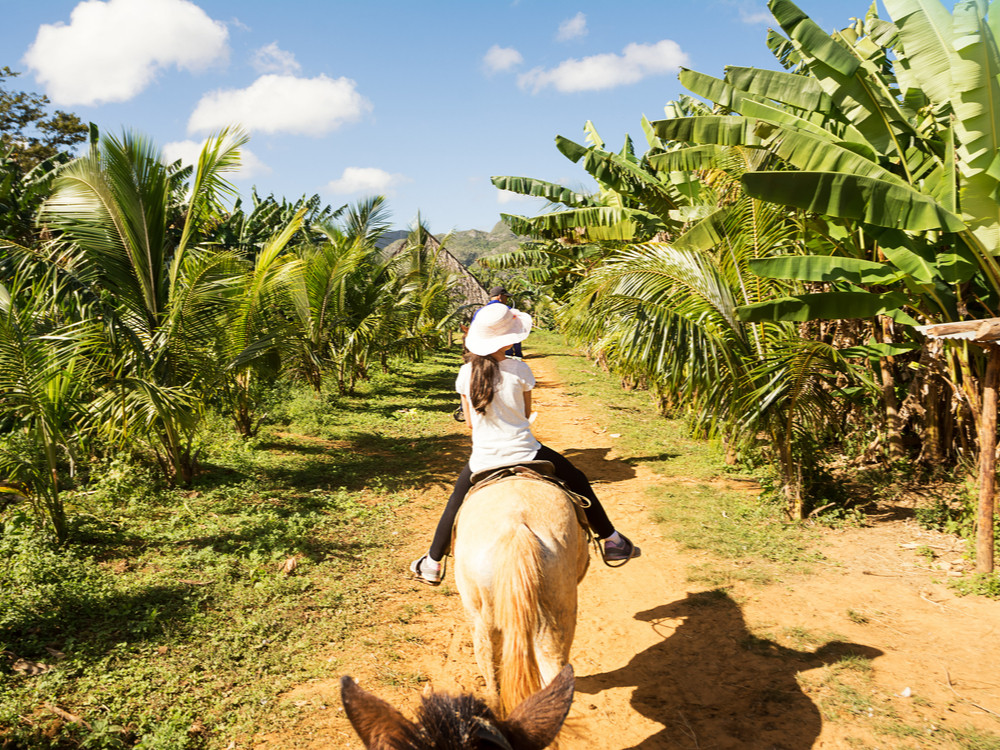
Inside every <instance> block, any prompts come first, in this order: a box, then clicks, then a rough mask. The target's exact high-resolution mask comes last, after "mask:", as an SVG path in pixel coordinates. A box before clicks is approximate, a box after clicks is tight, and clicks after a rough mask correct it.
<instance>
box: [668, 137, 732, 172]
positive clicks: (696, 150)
mask: <svg viewBox="0 0 1000 750" xmlns="http://www.w3.org/2000/svg"><path fill="white" fill-rule="evenodd" d="M730 153H731V149H728V148H725V147H723V146H716V145H715V144H708V145H704V146H682V147H680V148H674V149H671V150H670V151H664V152H663V153H662V154H656V155H655V156H650V157H649V163H650V165H651V166H652V167H653V168H654V169H656V170H658V171H660V172H693V171H695V170H699V169H717V168H718V167H719V164H720V161H721V160H723V159H725V158H726V157H727V156H728V155H729V154H730Z"/></svg>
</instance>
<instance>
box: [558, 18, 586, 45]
mask: <svg viewBox="0 0 1000 750" xmlns="http://www.w3.org/2000/svg"><path fill="white" fill-rule="evenodd" d="M583 36H587V17H586V16H585V15H584V14H583V13H577V14H576V15H575V16H573V17H572V18H569V19H567V20H565V21H563V22H562V23H561V24H559V33H557V34H556V40H557V41H560V42H568V41H569V40H570V39H579V38H580V37H583Z"/></svg>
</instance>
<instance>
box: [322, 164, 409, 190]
mask: <svg viewBox="0 0 1000 750" xmlns="http://www.w3.org/2000/svg"><path fill="white" fill-rule="evenodd" d="M402 182H409V179H408V178H407V177H406V176H405V175H402V174H390V173H389V172H386V171H385V170H384V169H378V168H377V167H346V168H345V169H344V173H343V174H342V175H341V176H340V177H339V178H338V179H336V180H333V181H332V182H330V183H328V184H327V186H326V189H327V190H329V191H330V192H332V193H338V194H347V193H362V192H364V193H384V192H386V191H387V190H389V189H390V188H392V187H394V186H396V185H398V184H400V183H402Z"/></svg>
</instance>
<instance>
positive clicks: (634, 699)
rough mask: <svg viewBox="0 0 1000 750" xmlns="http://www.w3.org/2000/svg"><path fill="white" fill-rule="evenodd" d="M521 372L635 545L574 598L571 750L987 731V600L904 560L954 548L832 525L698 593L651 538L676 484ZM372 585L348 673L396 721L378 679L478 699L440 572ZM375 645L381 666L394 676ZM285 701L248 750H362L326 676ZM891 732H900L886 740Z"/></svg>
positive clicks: (425, 507) (441, 493)
mask: <svg viewBox="0 0 1000 750" xmlns="http://www.w3.org/2000/svg"><path fill="white" fill-rule="evenodd" d="M529 364H530V365H531V366H532V369H533V370H534V372H535V375H536V377H537V378H538V381H539V384H538V388H537V390H536V391H535V393H534V404H535V407H536V410H537V411H538V412H539V416H538V418H537V421H536V422H535V425H534V430H535V432H536V434H537V435H538V437H539V439H540V440H542V441H543V442H544V443H546V444H547V445H550V446H551V447H553V448H555V449H556V450H559V451H562V452H564V453H565V454H566V455H567V456H568V457H569V458H571V459H572V460H573V462H574V463H576V464H577V465H578V466H579V467H580V468H581V469H583V470H584V471H585V472H586V473H587V474H588V476H590V477H591V479H592V480H593V481H594V483H595V488H596V490H597V492H598V494H599V495H600V496H601V499H602V502H603V503H604V505H605V507H606V508H607V510H608V514H609V515H610V516H611V519H612V521H614V522H615V524H616V526H617V527H618V528H620V529H621V530H622V531H623V532H624V533H626V534H627V535H628V536H630V537H631V538H632V539H633V540H634V541H635V542H636V543H637V544H638V545H639V546H640V547H641V548H642V551H643V555H642V557H641V558H640V559H638V560H634V561H632V562H630V563H629V564H628V565H626V566H625V567H623V568H621V569H609V568H606V567H604V566H603V565H601V564H600V563H599V561H592V564H591V567H590V571H589V572H588V574H587V577H586V578H585V579H584V581H583V583H582V584H581V586H580V617H579V626H578V630H577V636H576V641H575V644H574V648H573V658H572V662H573V665H574V668H575V670H576V674H577V683H576V690H577V692H576V698H575V700H574V705H573V710H572V712H571V718H572V721H573V732H574V734H573V735H571V736H570V737H569V738H568V740H567V741H566V742H565V745H564V746H565V747H566V748H568V749H569V750H577V749H582V748H588V749H589V750H624V748H643V749H647V748H649V749H651V748H685V749H687V748H691V749H695V748H705V749H707V748H713V749H720V748H721V749H725V748H755V749H756V748H759V749H760V750H771V749H772V748H779V749H785V750H804V749H805V748H857V747H869V748H889V747H916V748H921V747H954V746H955V745H951V744H949V743H948V742H947V741H946V740H947V736H948V730H949V729H964V728H967V727H976V728H978V729H980V730H982V731H986V732H991V733H994V734H1000V721H998V719H1000V675H998V672H997V666H998V665H1000V637H998V636H1000V633H998V626H1000V603H997V602H991V601H988V600H983V599H978V598H957V597H955V596H954V595H953V594H952V593H951V592H950V591H949V590H948V589H947V587H945V586H944V585H942V584H941V583H937V582H935V581H939V580H941V579H944V578H946V573H945V572H944V571H942V570H933V569H931V567H930V564H929V563H927V562H926V561H925V560H924V558H921V557H919V556H918V555H917V554H916V552H915V548H916V547H917V546H918V545H926V546H928V547H931V548H932V549H935V551H936V552H937V553H939V559H943V560H952V559H955V560H957V559H958V558H959V557H960V550H959V549H958V548H957V546H956V544H955V543H954V541H953V540H951V538H950V537H945V536H943V535H935V534H931V533H929V532H925V531H922V530H920V529H919V528H917V527H916V526H915V525H914V524H913V523H912V522H904V521H886V522H881V523H880V524H879V525H877V526H876V527H875V528H867V529H852V530H843V531H829V532H826V533H825V534H824V540H823V547H822V551H823V553H824V555H825V556H826V558H827V562H826V563H824V564H821V565H818V566H814V568H813V572H812V574H810V575H807V576H787V577H786V578H785V579H783V581H782V582H781V583H779V584H772V585H769V586H764V587H759V586H750V585H747V586H745V587H744V586H737V587H735V588H733V589H731V590H729V592H728V593H727V594H726V593H723V594H720V593H712V592H706V591H705V588H706V587H705V586H704V585H701V584H693V583H689V582H687V581H686V573H687V570H688V569H689V567H690V566H691V565H694V564H697V563H699V562H704V561H708V560H710V559H711V558H710V557H709V556H708V555H707V554H704V553H699V552H692V551H686V550H681V549H680V548H679V546H678V545H677V544H675V543H674V542H672V541H670V540H667V539H665V538H664V536H663V532H662V529H661V527H660V526H659V525H658V524H656V523H655V522H654V521H652V520H651V516H650V511H651V509H652V504H651V501H650V500H649V499H648V497H647V495H646V492H645V490H646V488H647V487H649V486H650V485H653V484H657V483H663V484H669V483H670V482H672V481H684V480H683V478H674V479H670V478H664V477H661V476H658V475H655V474H653V473H652V472H651V471H649V470H647V469H645V468H644V467H642V466H637V467H633V466H630V465H628V464H626V463H624V462H622V461H619V460H616V459H615V453H614V442H615V441H614V438H612V437H611V435H609V434H608V433H607V432H606V431H604V430H603V428H602V425H600V424H599V423H598V422H597V421H595V419H594V418H593V417H591V415H590V414H588V413H587V411H586V407H585V405H583V404H581V403H579V402H578V401H577V399H575V398H572V397H570V396H567V395H566V393H565V392H564V391H563V389H562V387H561V385H560V383H559V382H558V380H557V379H556V375H555V372H554V370H553V367H552V364H551V360H547V359H546V358H545V357H544V356H538V357H533V358H531V359H529ZM456 429H459V430H462V429H464V427H463V426H461V425H458V424H457V423H456ZM457 469H458V466H457V465H456V466H455V470H457ZM449 489H450V488H448V487H446V486H444V485H441V486H436V487H431V488H427V489H426V491H425V492H424V493H423V495H422V496H421V497H420V498H419V500H418V501H417V502H416V503H415V504H414V506H415V507H414V509H413V515H412V518H411V519H407V527H408V528H411V529H412V531H413V533H412V535H410V536H408V538H407V540H406V541H405V542H404V543H402V544H401V546H400V548H399V549H398V550H397V556H398V563H399V566H400V569H401V570H405V566H406V565H407V564H408V562H409V561H410V560H412V559H413V558H414V557H416V556H417V555H419V554H420V552H421V551H423V550H424V549H425V548H426V545H427V543H428V541H429V539H430V536H431V531H432V529H433V525H434V523H435V522H436V520H437V515H438V511H439V509H440V508H441V506H442V504H443V502H444V500H445V498H446V497H447V494H448V491H449ZM716 562H718V561H716ZM722 564H725V563H722ZM387 585H388V586H389V587H391V589H392V591H391V593H390V595H389V599H388V606H387V607H386V610H387V611H386V612H385V613H384V617H383V622H381V623H376V624H374V626H373V629H372V632H371V634H370V635H366V636H365V637H364V638H363V639H361V641H360V642H359V643H358V644H357V647H356V648H355V649H352V650H351V653H349V654H341V655H340V657H341V658H342V659H343V661H344V664H345V670H346V671H347V672H348V673H350V674H352V675H354V676H355V678H357V679H358V680H359V682H361V684H362V685H363V686H364V687H366V688H368V689H370V690H372V691H373V692H375V693H376V694H378V695H379V696H381V697H383V698H385V699H386V700H388V701H390V702H391V703H393V704H394V705H396V706H397V707H399V708H400V709H401V710H403V711H404V713H407V714H408V715H412V709H413V706H414V705H416V704H417V702H418V696H419V692H420V688H419V687H415V686H414V685H413V684H412V683H411V682H407V681H403V684H402V685H400V686H396V687H394V686H393V685H391V684H388V685H387V684H385V680H386V675H387V674H390V675H391V674H399V675H407V674H412V673H422V674H423V675H425V676H426V677H427V678H428V680H429V683H430V685H431V686H433V687H434V688H435V689H439V690H448V691H459V690H464V691H477V690H478V689H479V687H480V686H481V684H482V683H481V679H480V678H479V677H478V674H477V670H476V665H475V661H474V659H473V654H472V645H471V641H470V638H469V630H468V626H467V624H466V621H465V616H464V612H463V611H462V606H461V602H460V601H459V597H458V595H457V593H456V592H455V591H454V585H453V583H452V577H451V573H450V572H449V573H448V576H447V578H446V584H445V585H444V586H442V587H441V588H439V589H434V588H430V587H427V586H423V585H420V584H417V583H415V582H412V581H408V580H406V579H405V578H404V577H403V576H400V578H399V579H398V580H393V581H389V582H387ZM400 612H405V613H406V615H405V616H401V615H400ZM401 620H402V621H405V622H401ZM390 641H391V646H390V647H389V648H388V649H387V648H386V644H387V643H388V642H390ZM779 644H780V645H779ZM387 650H389V651H392V652H393V653H395V654H396V658H395V659H394V661H392V662H391V663H387V662H386V658H385V653H386V651H387ZM852 654H853V655H858V656H863V657H869V658H872V659H873V661H872V664H873V670H872V671H871V673H870V674H865V673H864V670H855V672H860V673H861V674H860V676H859V675H858V674H856V673H855V672H852V673H850V674H844V675H843V676H842V677H839V676H838V675H841V673H840V672H837V671H836V667H832V666H829V665H831V664H834V663H835V662H837V660H839V659H843V658H844V657H845V656H849V655H852ZM337 677H339V675H337ZM284 700H285V701H287V702H289V703H290V704H293V705H295V706H297V707H299V708H300V710H301V712H302V714H301V715H302V716H303V718H302V721H301V722H300V723H299V725H298V726H297V727H296V729H295V731H294V732H290V733H282V734H271V735H266V736H262V737H258V738H256V741H255V742H254V743H253V747H257V748H292V747H295V748H300V747H301V748H360V747H361V745H360V743H359V742H358V741H357V740H356V738H355V737H354V735H353V733H352V732H351V729H350V726H349V725H348V723H347V721H346V719H345V718H344V715H343V712H342V710H341V709H340V708H339V706H340V703H339V688H338V684H337V679H336V678H335V677H333V678H331V679H330V680H328V681H322V682H314V683H310V684H307V685H303V686H301V687H300V688H298V689H296V690H294V691H292V692H291V693H290V694H288V695H286V696H284ZM821 708H822V713H821ZM892 724H896V725H899V726H905V727H907V728H908V730H909V731H910V734H911V735H914V736H906V737H892V736H889V735H887V734H886V730H885V727H886V726H889V725H892ZM876 730H877V731H876ZM990 746H991V747H992V745H990ZM982 747H986V745H982Z"/></svg>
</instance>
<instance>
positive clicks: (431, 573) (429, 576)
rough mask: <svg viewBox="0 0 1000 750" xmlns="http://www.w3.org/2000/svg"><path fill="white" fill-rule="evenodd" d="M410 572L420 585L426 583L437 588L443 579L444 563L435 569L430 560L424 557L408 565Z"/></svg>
mask: <svg viewBox="0 0 1000 750" xmlns="http://www.w3.org/2000/svg"><path fill="white" fill-rule="evenodd" d="M410 572H411V573H413V575H414V577H415V578H416V579H417V580H418V581H420V582H421V583H426V584H428V585H429V586H439V585H440V584H441V579H442V578H444V562H442V563H441V564H440V565H438V566H437V569H435V568H434V567H433V564H432V563H431V559H430V558H429V557H428V556H427V555H424V556H423V557H420V558H418V559H416V560H414V561H413V562H412V563H410Z"/></svg>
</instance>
